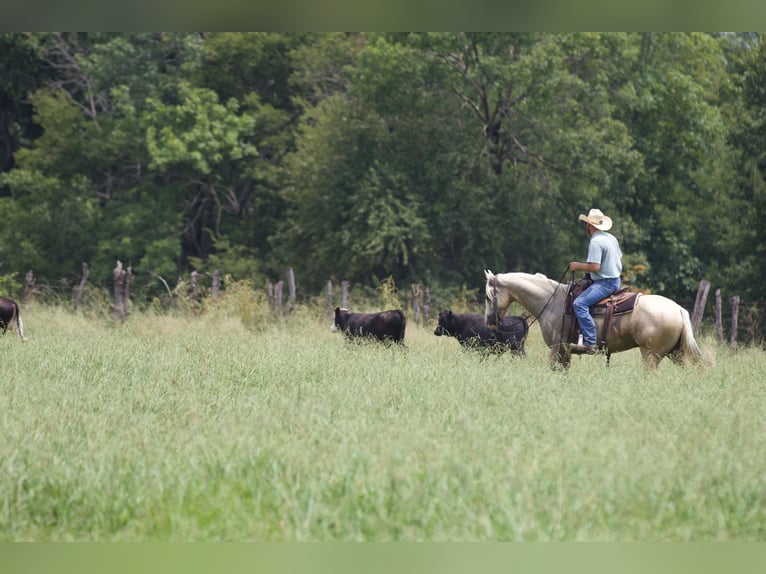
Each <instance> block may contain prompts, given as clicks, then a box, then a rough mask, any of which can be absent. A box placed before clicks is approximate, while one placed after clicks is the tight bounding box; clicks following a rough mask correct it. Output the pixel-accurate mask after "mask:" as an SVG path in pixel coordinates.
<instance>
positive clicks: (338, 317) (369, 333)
mask: <svg viewBox="0 0 766 574" xmlns="http://www.w3.org/2000/svg"><path fill="white" fill-rule="evenodd" d="M406 326H407V319H406V318H405V317H404V313H403V312H402V311H401V310H400V309H392V310H390V311H381V312H379V313H352V312H351V311H349V310H348V309H341V308H340V307H336V308H335V323H334V325H333V329H335V330H338V331H341V332H342V333H343V334H344V335H345V336H346V338H347V339H348V340H354V339H373V340H378V341H385V342H393V343H400V344H402V343H403V342H404V330H405V328H406Z"/></svg>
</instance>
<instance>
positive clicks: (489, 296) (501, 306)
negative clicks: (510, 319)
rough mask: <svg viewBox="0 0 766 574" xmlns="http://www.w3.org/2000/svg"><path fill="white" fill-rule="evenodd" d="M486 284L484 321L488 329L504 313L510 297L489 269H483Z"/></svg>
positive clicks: (493, 325)
mask: <svg viewBox="0 0 766 574" xmlns="http://www.w3.org/2000/svg"><path fill="white" fill-rule="evenodd" d="M484 275H485V277H486V278H487V285H486V287H485V288H484V291H485V295H486V299H485V301H484V322H485V323H486V324H487V327H489V328H490V329H495V328H496V327H497V326H498V325H499V324H500V320H501V319H502V318H503V315H505V312H506V310H507V309H508V307H509V306H510V304H511V297H510V295H509V294H508V292H507V291H506V290H505V289H502V288H500V287H499V285H498V281H497V275H495V274H494V273H492V271H490V270H489V269H485V270H484Z"/></svg>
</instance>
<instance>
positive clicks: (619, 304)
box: [564, 278, 641, 349]
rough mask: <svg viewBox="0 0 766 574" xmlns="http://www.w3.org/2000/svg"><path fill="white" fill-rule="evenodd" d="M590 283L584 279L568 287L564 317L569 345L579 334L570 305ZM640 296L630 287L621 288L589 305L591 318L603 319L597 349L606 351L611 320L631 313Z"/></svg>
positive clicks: (577, 324) (590, 281)
mask: <svg viewBox="0 0 766 574" xmlns="http://www.w3.org/2000/svg"><path fill="white" fill-rule="evenodd" d="M592 283H593V281H592V280H590V279H588V278H585V279H582V280H580V281H575V282H572V283H571V284H570V286H569V292H568V293H567V300H566V304H565V305H564V317H565V318H568V319H569V324H570V329H569V337H568V342H569V343H574V342H576V341H577V338H578V336H579V334H580V324H579V323H578V322H577V318H576V317H575V315H574V309H573V308H572V304H573V303H574V300H575V299H576V298H577V296H578V295H579V294H580V293H582V292H583V291H585V290H586V289H587V288H588V287H590V286H591V284H592ZM640 295H641V293H639V292H637V291H631V289H630V287H623V288H621V289H618V290H617V291H615V292H614V293H612V294H611V295H609V296H608V297H604V298H603V299H601V300H600V301H598V302H597V303H595V304H594V305H591V307H590V314H591V315H592V316H593V318H594V319H596V318H598V317H603V318H604V323H603V325H602V328H601V336H600V337H598V343H597V344H598V347H599V349H606V334H607V333H608V332H609V326H610V325H611V323H612V318H613V317H616V316H619V315H624V314H627V313H630V312H632V311H633V308H634V307H635V306H636V301H637V300H638V297H639V296H640Z"/></svg>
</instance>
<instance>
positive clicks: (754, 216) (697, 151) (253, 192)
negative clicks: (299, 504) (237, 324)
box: [0, 33, 766, 303]
mask: <svg viewBox="0 0 766 574" xmlns="http://www.w3.org/2000/svg"><path fill="white" fill-rule="evenodd" d="M0 48H2V49H1V50H0V65H1V66H2V70H3V74H0V100H2V106H0V140H2V146H1V147H2V152H3V153H2V161H3V164H2V170H0V217H3V218H4V220H5V221H12V222H13V225H6V226H3V228H1V229H0V262H1V263H2V265H3V267H2V272H3V273H6V274H16V275H15V276H23V274H24V273H25V272H26V271H27V270H29V269H33V270H34V272H35V274H36V275H37V276H38V278H39V279H40V280H42V281H48V282H51V283H53V282H57V281H58V280H60V279H62V278H63V279H66V280H68V281H73V280H75V279H76V278H77V277H78V275H79V271H80V265H81V263H82V262H83V261H87V262H88V263H89V264H90V265H91V269H92V278H93V280H94V281H99V282H108V281H109V280H110V277H111V269H112V268H113V267H114V263H115V261H116V260H117V259H120V260H121V261H123V262H125V263H126V264H131V265H132V267H133V269H134V271H135V272H137V273H139V274H145V275H147V276H150V277H151V276H152V275H160V276H163V277H165V278H167V279H168V280H171V281H172V280H174V279H175V278H176V277H177V276H179V275H183V274H184V273H188V272H189V271H190V270H192V269H196V270H198V271H201V272H211V271H212V269H213V268H215V267H222V266H223V267H226V269H221V271H223V272H224V273H231V274H235V275H237V276H235V277H234V280H238V279H247V280H255V281H262V280H263V279H264V278H265V277H267V276H271V277H273V276H275V275H278V274H279V275H281V273H282V272H283V271H284V268H285V267H286V266H292V267H293V268H294V269H295V271H296V275H297V280H298V283H299V285H301V287H302V289H304V290H305V291H307V292H308V293H313V292H316V291H318V290H319V289H321V288H322V287H323V286H324V283H325V281H326V280H327V279H334V280H341V279H348V280H351V281H352V282H353V283H355V284H359V285H365V286H367V287H377V286H378V285H380V282H381V281H383V280H385V279H387V278H391V280H392V281H395V282H396V284H399V285H406V284H408V283H409V282H414V281H419V282H426V283H428V284H429V285H431V286H432V288H438V287H440V286H441V287H444V288H448V287H449V288H453V287H456V286H458V287H459V286H461V285H466V286H470V288H478V287H480V285H481V283H482V280H483V279H482V278H483V274H482V269H483V268H484V267H491V268H493V269H495V270H498V271H503V270H523V271H530V272H535V271H542V272H544V273H546V274H548V275H549V276H554V277H557V278H558V276H560V275H561V274H562V271H563V270H564V269H565V268H566V264H567V262H568V261H569V260H571V259H579V258H581V257H582V256H583V255H584V251H585V248H586V241H587V240H586V237H585V235H584V234H583V232H582V226H581V224H579V223H578V222H577V215H578V213H584V212H586V211H587V210H588V209H590V208H591V207H599V208H601V209H602V210H604V211H605V212H607V213H609V214H610V215H611V216H612V217H613V219H614V220H615V227H614V231H615V233H616V234H617V235H618V237H619V238H620V240H621V243H622V246H623V251H624V254H625V263H626V278H627V279H628V280H629V281H630V282H631V283H633V284H634V285H637V286H640V287H643V288H647V289H650V290H653V291H656V292H661V293H664V294H667V295H670V296H672V297H675V298H678V299H680V300H682V301H684V302H686V303H688V302H689V301H690V300H691V299H693V296H694V291H695V290H696V288H697V285H698V282H699V280H700V279H701V278H703V277H705V278H708V279H710V280H711V281H713V282H714V284H720V285H721V286H722V287H724V288H726V289H727V290H729V291H730V292H732V293H733V292H734V291H737V290H738V291H739V293H740V294H741V295H743V296H748V297H750V298H752V299H753V300H756V299H759V298H762V297H763V295H762V288H761V287H760V285H762V284H763V283H764V281H763V280H764V275H765V274H766V273H764V264H763V261H764V260H766V258H764V257H763V255H764V253H763V251H764V245H766V238H764V236H763V233H764V232H763V229H762V227H763V226H762V225H761V223H762V220H763V213H764V209H765V208H764V204H765V203H766V202H764V199H763V197H764V187H765V186H764V183H763V182H764V169H766V165H765V162H764V155H763V149H765V148H766V136H764V135H763V134H764V124H765V122H764V118H763V109H764V108H766V101H765V98H764V96H763V94H764V89H763V86H764V85H766V72H765V71H764V61H766V57H765V56H766V54H765V53H764V48H763V45H762V43H761V41H760V36H759V35H757V34H717V35H716V34H695V33H692V34H687V33H684V34H679V33H663V34H660V33H654V34H648V33H647V34H637V33H610V34H595V33H594V34H584V33H573V34H542V33H433V34H409V33H403V34H399V33H398V34H380V33H371V34H362V33H333V34H317V33H306V34H284V33H205V34H203V33H199V34H195V33H147V34H138V33H129V34H102V33H87V34H70V33H30V34H2V35H0ZM153 285H155V287H156V286H157V282H153ZM155 287H151V288H150V287H147V293H146V295H147V296H151V295H152V289H154V288H155ZM136 288H137V289H139V290H140V289H141V282H140V281H139V282H137V284H136ZM160 288H161V287H160Z"/></svg>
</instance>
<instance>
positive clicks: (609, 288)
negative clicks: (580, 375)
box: [572, 277, 620, 345]
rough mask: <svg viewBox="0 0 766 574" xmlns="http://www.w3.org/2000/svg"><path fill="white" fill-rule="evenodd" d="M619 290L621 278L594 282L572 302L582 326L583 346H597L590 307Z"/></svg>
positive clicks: (594, 324)
mask: <svg viewBox="0 0 766 574" xmlns="http://www.w3.org/2000/svg"><path fill="white" fill-rule="evenodd" d="M619 288H620V278H619V277H615V278H614V279H601V280H600V281H594V282H593V285H591V286H590V287H588V288H587V289H586V290H585V291H583V292H582V293H580V295H579V296H578V297H577V299H575V300H574V301H573V302H572V308H573V309H574V313H575V316H576V317H577V322H578V323H579V324H580V331H582V342H583V344H585V345H595V344H596V336H597V335H596V323H595V321H593V317H591V316H590V306H591V305H593V304H594V303H598V302H599V301H601V299H603V298H604V297H608V296H609V295H611V294H612V293H614V292H615V291H617V289H619Z"/></svg>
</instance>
